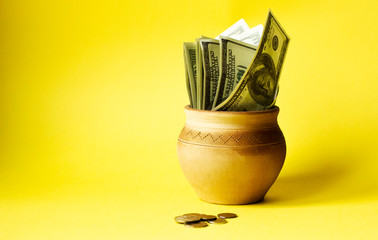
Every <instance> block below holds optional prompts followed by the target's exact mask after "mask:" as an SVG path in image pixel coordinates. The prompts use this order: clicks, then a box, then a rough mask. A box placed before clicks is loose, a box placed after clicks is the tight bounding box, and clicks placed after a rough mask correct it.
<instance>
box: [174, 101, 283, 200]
mask: <svg viewBox="0 0 378 240" xmlns="http://www.w3.org/2000/svg"><path fill="white" fill-rule="evenodd" d="M184 110H185V114H186V118H187V119H186V124H185V126H184V128H183V129H182V131H181V133H180V136H179V139H178V144H177V153H178V159H179V162H180V165H181V168H182V170H183V172H184V174H185V176H186V178H187V179H188V181H189V183H190V184H191V185H192V187H193V188H194V190H195V191H196V193H197V194H198V196H199V197H200V198H201V199H202V200H204V201H206V202H210V203H217V204H248V203H254V202H258V201H261V200H263V199H264V196H265V194H266V193H267V192H268V190H269V188H270V187H271V186H272V184H273V183H274V181H275V180H276V178H277V176H278V174H279V173H280V171H281V168H282V165H283V163H284V161H285V155H286V144H285V138H284V136H283V134H282V132H281V129H280V128H279V126H278V124H277V116H278V112H279V108H278V107H274V108H273V109H269V110H264V111H248V112H226V111H206V110H196V109H192V108H190V107H189V106H186V107H185V109H184Z"/></svg>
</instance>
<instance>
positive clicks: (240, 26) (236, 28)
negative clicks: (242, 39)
mask: <svg viewBox="0 0 378 240" xmlns="http://www.w3.org/2000/svg"><path fill="white" fill-rule="evenodd" d="M248 30H249V27H248V24H247V23H246V22H245V21H244V19H243V18H242V19H240V20H239V21H237V22H236V23H234V24H233V25H232V26H231V27H229V28H227V30H225V31H224V32H222V33H221V34H219V36H217V37H216V38H215V39H217V40H218V39H219V37H220V36H224V37H233V36H235V35H238V34H241V33H243V32H246V31H248Z"/></svg>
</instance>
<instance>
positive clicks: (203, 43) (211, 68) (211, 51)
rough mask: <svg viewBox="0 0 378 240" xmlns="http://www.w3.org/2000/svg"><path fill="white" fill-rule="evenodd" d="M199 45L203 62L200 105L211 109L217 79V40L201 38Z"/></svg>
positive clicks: (218, 51)
mask: <svg viewBox="0 0 378 240" xmlns="http://www.w3.org/2000/svg"><path fill="white" fill-rule="evenodd" d="M200 47H201V52H202V63H203V86H202V87H203V93H202V106H203V109H205V110H211V109H212V107H213V102H214V98H215V94H216V92H217V86H218V80H219V53H220V50H219V41H218V40H215V39H201V40H200Z"/></svg>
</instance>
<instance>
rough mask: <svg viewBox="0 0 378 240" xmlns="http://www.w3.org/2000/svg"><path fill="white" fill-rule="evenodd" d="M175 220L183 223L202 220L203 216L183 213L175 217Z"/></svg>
mask: <svg viewBox="0 0 378 240" xmlns="http://www.w3.org/2000/svg"><path fill="white" fill-rule="evenodd" d="M175 221H176V222H177V223H181V224H184V223H194V222H199V221H201V216H198V215H181V216H177V217H175Z"/></svg>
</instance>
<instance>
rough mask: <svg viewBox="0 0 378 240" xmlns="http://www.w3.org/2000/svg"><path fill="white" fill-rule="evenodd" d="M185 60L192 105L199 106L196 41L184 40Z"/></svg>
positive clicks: (193, 106)
mask: <svg viewBox="0 0 378 240" xmlns="http://www.w3.org/2000/svg"><path fill="white" fill-rule="evenodd" d="M184 60H185V61H184V62H185V68H186V76H187V78H186V80H187V88H188V94H189V97H190V100H191V102H190V105H191V107H192V108H197V83H196V81H197V70H196V43H194V42H184Z"/></svg>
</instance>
